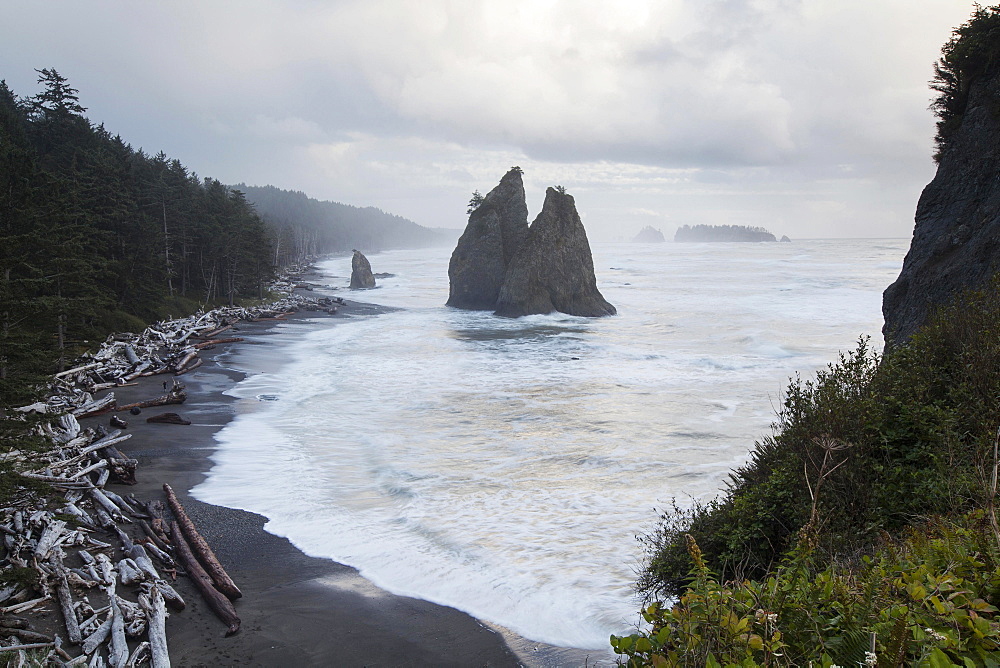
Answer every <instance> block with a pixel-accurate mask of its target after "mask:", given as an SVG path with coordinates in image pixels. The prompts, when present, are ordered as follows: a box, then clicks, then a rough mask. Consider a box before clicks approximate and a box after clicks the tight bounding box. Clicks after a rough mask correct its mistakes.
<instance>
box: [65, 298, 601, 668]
mask: <svg viewBox="0 0 1000 668" xmlns="http://www.w3.org/2000/svg"><path fill="white" fill-rule="evenodd" d="M381 312H384V309H382V308H381V307H376V306H371V305H367V304H362V303H358V302H348V304H347V305H346V306H344V307H342V308H341V312H340V313H338V314H337V315H334V316H328V315H322V314H319V313H312V312H299V313H298V314H295V315H293V316H290V317H289V319H288V320H287V321H286V322H290V323H294V322H296V321H299V322H302V321H305V320H307V319H321V320H324V321H325V320H333V322H331V326H335V325H336V324H337V323H336V322H335V320H334V319H336V318H345V317H351V316H360V317H365V316H371V315H375V314H378V313H381ZM302 324H303V326H305V323H304V322H302ZM274 325H275V323H274V322H259V323H248V322H243V323H240V324H239V325H238V330H239V332H238V335H239V336H240V337H242V338H244V339H245V340H244V341H242V342H239V343H227V344H221V345H219V346H218V347H217V348H216V349H214V350H206V351H204V352H203V353H202V357H203V358H204V359H205V364H204V365H202V366H201V367H200V368H198V369H197V370H195V371H194V372H192V373H190V374H188V375H187V377H186V378H182V379H181V380H182V381H183V382H184V384H185V385H186V386H187V388H188V400H187V401H186V402H185V403H184V404H182V405H180V406H177V407H175V412H178V413H180V414H181V415H182V416H183V417H185V418H187V419H189V420H191V422H192V424H191V425H188V426H178V425H161V424H147V423H146V422H145V418H146V417H147V416H148V415H149V414H153V413H152V411H154V410H157V409H147V410H148V411H149V413H144V414H141V415H138V416H131V415H127V414H125V415H122V417H124V418H126V419H128V420H129V423H130V425H129V428H128V429H127V430H126V432H127V433H131V434H133V438H132V439H130V440H129V441H128V443H127V445H125V447H124V448H123V450H124V451H125V452H126V453H127V454H128V456H130V457H134V458H135V459H137V460H138V461H139V466H138V470H137V478H138V480H139V482H138V484H137V485H134V486H131V487H127V486H124V485H115V486H114V487H115V490H116V491H118V492H119V493H120V494H128V493H135V494H136V496H137V497H139V498H141V499H159V498H162V491H161V486H162V484H163V483H164V482H167V483H169V484H170V485H171V486H172V487H173V488H174V489H175V491H176V492H177V494H178V497H179V498H180V499H181V502H182V503H183V504H184V506H185V507H186V509H187V511H188V513H189V514H190V515H191V517H192V519H194V521H195V523H196V524H197V525H198V527H199V530H200V531H201V532H202V534H203V535H204V536H205V538H206V539H207V540H208V541H209V543H210V544H211V545H212V547H213V549H214V550H215V552H216V554H217V555H218V557H219V559H220V560H221V562H222V563H223V565H224V566H225V567H226V568H227V570H228V571H229V573H230V575H231V576H232V577H233V578H234V580H235V581H236V582H237V583H238V585H239V586H240V588H241V589H242V590H243V591H244V593H245V595H244V597H243V598H242V599H240V600H239V601H237V602H236V610H237V613H238V614H239V615H240V617H241V618H242V620H243V631H242V632H241V633H239V634H237V635H236V636H234V637H232V638H223V633H224V630H225V629H224V627H223V625H222V624H221V622H219V621H218V620H217V619H216V618H215V617H214V615H213V614H212V613H211V611H210V610H209V609H208V608H207V605H206V604H205V602H204V601H203V600H202V599H201V597H200V596H199V595H198V594H197V592H196V591H195V590H194V588H193V586H192V585H191V583H190V581H189V580H187V578H180V579H178V580H177V582H176V583H175V586H176V588H177V589H178V591H180V593H181V594H182V595H183V596H184V597H185V599H186V600H187V601H188V608H187V609H186V610H184V611H183V612H180V613H177V614H174V615H172V616H171V617H170V619H168V621H167V630H168V638H169V645H170V654H171V659H172V662H173V663H174V664H175V665H178V666H229V665H232V666H277V665H295V666H325V665H331V663H330V662H331V661H335V662H336V664H337V665H358V666H361V665H365V666H378V665H385V666H398V665H412V666H420V665H434V666H446V665H453V666H473V665H474V666H484V665H485V666H517V665H526V666H577V665H585V664H587V663H590V664H591V665H594V662H595V658H597V657H594V656H592V655H593V654H595V653H594V652H588V651H586V650H578V649H573V648H562V647H554V646H550V645H544V644H542V643H536V642H533V641H529V640H527V639H524V638H521V637H519V636H517V635H515V634H513V633H511V632H509V631H506V629H502V628H497V627H495V626H494V625H491V624H489V623H486V622H481V621H479V620H477V619H475V618H474V617H472V616H470V615H468V614H467V613H464V612H461V611H459V610H457V609H454V608H450V607H447V606H442V605H438V604H435V603H431V602H428V601H424V600H421V599H415V598H410V597H406V596H397V595H394V594H390V593H389V592H386V591H384V590H381V589H379V588H378V587H376V586H375V585H373V584H372V583H370V582H369V581H368V580H366V579H364V578H363V577H362V576H361V575H360V574H359V573H358V571H357V570H356V569H354V568H352V567H350V566H346V565H343V564H339V563H337V562H334V561H331V560H328V559H321V558H313V557H309V556H307V555H306V554H304V553H303V552H301V550H299V549H298V548H297V547H295V546H294V545H293V544H292V543H291V542H289V541H288V540H287V539H285V538H281V537H278V536H275V535H273V534H270V533H268V532H267V531H265V530H264V525H265V523H266V521H267V520H266V518H265V517H263V516H261V515H258V514H256V513H252V512H247V511H242V510H236V509H231V508H226V507H222V506H214V505H210V504H206V503H203V502H201V501H198V500H197V499H196V498H194V497H192V496H191V495H190V490H191V489H193V488H194V487H195V486H197V485H198V484H200V483H201V482H202V481H204V480H205V478H206V475H207V473H208V471H209V470H210V469H211V467H212V466H213V462H212V460H211V456H212V454H213V453H214V452H215V451H216V448H217V447H218V446H217V444H216V442H215V439H214V435H215V433H216V432H217V431H218V430H219V429H221V428H222V427H223V426H224V425H225V424H227V423H228V422H229V421H230V420H231V419H232V418H233V417H234V416H235V407H234V404H235V403H236V402H237V401H238V400H237V399H235V398H234V397H230V396H228V395H225V394H223V393H224V392H225V390H227V389H229V388H231V387H233V386H234V385H235V384H236V383H238V382H240V381H241V380H242V379H243V378H245V377H246V376H247V374H246V373H245V372H243V371H240V370H236V369H233V368H229V367H228V361H227V358H228V357H229V356H230V355H231V354H233V352H234V351H238V350H239V349H240V347H241V346H256V345H270V344H269V342H268V341H267V338H268V335H269V333H274V332H275V331H276V330H275V329H274ZM237 354H238V353H237ZM236 366H237V367H238V363H237V365H236ZM139 381H140V382H139V383H138V384H137V385H136V386H132V387H119V388H116V389H115V392H116V395H117V396H118V397H119V398H120V399H121V400H122V401H126V402H127V401H132V400H140V399H144V398H148V397H150V396H154V395H156V394H158V393H159V392H160V390H161V386H160V384H161V383H162V379H158V378H157V377H155V376H154V377H150V378H141V379H139ZM133 397H134V399H133ZM158 412H159V411H158ZM106 418H107V416H103V417H95V418H87V419H85V420H81V423H82V424H83V425H84V426H89V425H93V424H103V423H104V422H106Z"/></svg>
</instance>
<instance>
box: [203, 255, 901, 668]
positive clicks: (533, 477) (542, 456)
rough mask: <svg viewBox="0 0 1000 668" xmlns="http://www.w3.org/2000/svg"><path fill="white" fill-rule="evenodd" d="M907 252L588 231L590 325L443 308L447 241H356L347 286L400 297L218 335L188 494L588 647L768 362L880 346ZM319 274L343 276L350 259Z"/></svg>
mask: <svg viewBox="0 0 1000 668" xmlns="http://www.w3.org/2000/svg"><path fill="white" fill-rule="evenodd" d="M906 246H907V242H906V241H905V240H902V239H900V240H860V241H844V240H832V241H801V242H794V243H791V244H787V243H784V244H783V243H767V244H739V243H732V244H673V243H664V244H648V245H646V244H642V245H640V244H628V243H619V244H595V245H594V264H595V267H596V269H597V274H598V286H599V288H600V289H601V291H602V293H603V294H604V296H605V297H606V298H607V299H608V300H609V301H610V302H611V303H612V304H614V305H615V306H616V307H617V308H618V313H619V315H618V316H616V317H612V318H601V319H586V318H575V317H570V316H565V315H558V314H557V315H551V316H532V317H528V318H521V319H516V320H513V319H503V318H497V317H494V316H493V315H491V314H489V313H480V312H467V311H459V310H455V309H449V308H446V307H445V306H444V303H445V301H446V299H447V296H448V276H447V267H448V258H449V255H450V249H431V250H426V249H425V250H419V251H392V252H386V253H381V254H377V255H371V256H369V259H370V261H371V264H372V267H373V270H374V271H376V272H391V273H393V274H395V276H394V277H391V278H386V279H381V280H379V281H378V282H379V287H378V288H377V289H375V290H371V291H365V292H359V293H352V294H351V295H349V296H350V297H351V298H355V299H358V300H360V301H367V302H372V303H376V304H382V305H387V306H395V307H401V309H402V310H399V311H393V312H390V313H386V314H384V315H380V316H375V317H359V318H352V319H349V320H347V321H339V322H338V323H337V324H336V325H334V326H330V323H331V321H330V320H317V321H315V322H310V323H306V324H301V323H287V324H282V325H279V327H280V328H281V329H280V330H279V332H278V334H277V335H276V336H275V337H274V338H273V339H272V340H273V341H275V342H276V346H275V347H271V346H269V347H267V349H265V352H266V353H267V354H272V353H277V356H278V359H280V360H281V361H280V363H275V362H274V361H273V360H270V361H267V360H263V359H261V358H260V355H261V352H260V348H258V349H256V350H255V349H254V348H253V347H244V348H240V349H238V350H237V352H236V353H235V354H234V356H233V358H232V359H231V360H230V362H231V364H232V365H233V366H234V367H236V368H240V369H243V370H246V371H247V372H249V373H250V374H251V375H250V376H249V377H248V378H247V379H246V380H245V381H243V382H241V383H239V384H238V385H237V386H236V387H235V388H234V389H233V390H232V392H231V393H232V394H234V395H235V396H237V397H239V398H240V399H241V401H240V402H239V404H238V408H239V415H238V416H237V418H236V419H235V420H234V421H233V422H232V423H230V424H229V425H228V426H227V427H226V428H224V429H223V430H222V431H221V432H220V433H219V435H218V437H217V438H218V441H219V449H218V452H217V453H216V455H215V456H214V461H215V467H214V468H213V470H212V471H211V473H210V474H209V477H208V479H207V480H206V481H205V483H203V484H202V485H201V486H199V487H198V488H197V489H196V490H195V491H194V493H195V495H196V496H197V497H198V498H199V499H202V500H204V501H207V502H211V503H216V504H222V505H226V506H231V507H238V508H243V509H246V510H251V511H254V512H257V513H260V514H262V515H265V516H266V517H268V518H269V520H270V521H269V523H268V525H267V529H268V530H269V531H271V532H273V533H276V534H278V535H283V536H287V537H288V538H289V539H290V540H291V541H292V542H293V543H295V544H296V545H297V546H299V547H300V548H301V549H303V550H304V551H305V552H307V553H308V554H311V555H314V556H321V557H328V558H330V559H334V560H336V561H339V562H342V563H346V564H350V565H352V566H355V567H356V568H358V569H359V570H360V572H361V573H362V574H363V575H364V576H365V577H367V578H369V579H370V580H371V581H373V582H374V583H376V584H377V585H379V586H381V587H383V588H385V589H387V590H389V591H392V592H394V593H399V594H407V595H411V596H416V597H420V598H424V599H428V600H431V601H435V602H439V603H444V604H447V605H451V606H454V607H456V608H459V609H461V610H465V611H467V612H469V613H471V614H473V615H474V616H476V617H479V618H481V619H484V620H488V621H491V622H495V623H498V624H501V625H503V626H505V627H507V628H510V629H511V630H513V631H515V632H517V633H519V634H520V635H522V636H524V637H526V638H529V639H532V640H537V641H543V642H548V643H552V644H556V645H564V646H571V647H580V648H595V649H603V648H607V641H608V635H609V634H610V633H613V632H614V633H622V632H626V631H628V630H629V628H630V627H631V626H632V625H634V624H635V623H636V622H637V621H638V616H637V609H638V608H637V603H636V600H635V598H634V596H633V593H632V583H633V582H634V580H635V577H636V570H637V569H638V568H639V566H640V563H641V559H642V554H641V546H640V545H639V544H638V542H637V541H636V539H635V536H636V534H642V533H644V532H646V531H648V530H650V529H651V528H652V527H653V526H654V525H655V522H656V518H657V513H656V512H655V511H654V508H662V507H665V506H666V505H667V504H669V501H670V499H671V498H672V497H676V498H677V499H678V501H679V502H681V503H682V504H684V503H688V502H689V501H690V499H692V498H709V497H711V496H713V495H714V494H715V493H716V491H717V490H718V489H719V488H720V486H721V484H722V482H723V480H724V478H725V476H726V474H727V473H728V471H729V470H730V469H731V468H732V467H733V466H735V465H738V464H740V463H742V462H743V461H745V458H746V456H747V452H748V450H749V449H750V448H751V447H752V445H753V442H754V440H755V439H757V438H759V437H760V436H762V435H764V434H766V433H768V431H769V428H770V424H771V422H772V421H773V419H774V406H777V405H778V404H779V403H780V401H781V396H782V390H783V388H784V386H785V385H786V384H787V380H788V377H789V376H792V375H794V374H795V373H796V372H802V373H803V375H809V374H811V373H813V372H814V371H815V370H816V369H818V368H820V367H823V366H825V365H826V364H827V363H829V362H832V361H834V360H835V359H836V356H837V352H838V351H840V350H847V349H850V348H853V347H854V345H855V343H856V340H857V337H858V336H859V335H861V334H868V335H871V336H872V338H873V345H875V346H878V347H880V346H881V342H882V340H881V335H880V328H881V323H882V319H881V292H882V290H883V289H884V288H885V287H886V286H887V285H888V284H889V283H891V282H892V281H893V280H894V279H895V277H896V275H897V274H898V272H899V268H900V264H901V262H902V257H903V255H904V253H905V250H906ZM321 266H322V267H323V268H324V270H325V271H327V272H328V274H329V275H330V276H331V278H330V279H329V280H330V282H331V283H332V284H338V285H345V286H346V284H347V279H348V277H349V274H350V259H349V258H338V259H335V260H330V261H327V262H326V263H325V264H323V265H321ZM262 369H263V371H262ZM264 399H266V400H264Z"/></svg>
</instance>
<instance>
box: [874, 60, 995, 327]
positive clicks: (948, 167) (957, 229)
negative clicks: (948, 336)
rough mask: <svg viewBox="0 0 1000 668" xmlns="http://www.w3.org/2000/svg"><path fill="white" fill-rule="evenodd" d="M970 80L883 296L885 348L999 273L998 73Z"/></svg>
mask: <svg viewBox="0 0 1000 668" xmlns="http://www.w3.org/2000/svg"><path fill="white" fill-rule="evenodd" d="M971 81H972V83H971V86H970V87H969V91H968V99H967V100H968V101H967V103H966V105H965V108H964V110H963V111H962V112H961V113H960V114H958V115H956V117H955V118H953V119H952V123H956V122H957V126H955V127H954V130H952V131H950V132H949V133H948V136H947V139H946V141H945V142H943V144H942V146H941V152H940V154H939V162H938V169H937V174H935V176H934V179H933V180H932V181H931V182H930V183H929V184H928V185H927V187H926V188H924V191H923V193H922V194H921V195H920V199H919V201H918V202H917V211H916V217H915V218H916V226H915V228H914V230H913V240H912V241H911V242H910V250H909V251H908V252H907V254H906V258H905V259H904V260H903V268H902V271H901V272H900V274H899V278H897V279H896V282H895V283H893V284H892V285H890V286H889V287H888V288H887V289H886V291H885V292H884V293H883V296H882V314H883V315H884V316H885V326H884V327H883V328H882V333H883V334H884V335H885V340H886V345H887V346H891V345H896V344H903V343H905V342H906V341H907V340H909V338H910V336H911V335H912V334H913V333H914V332H916V330H917V329H918V328H919V327H920V326H921V325H923V324H924V323H925V322H926V321H927V319H928V317H929V316H930V315H931V313H932V312H933V310H934V308H935V307H937V306H940V305H943V304H945V303H947V302H948V301H949V300H950V299H951V298H952V297H953V296H954V295H956V294H957V293H960V292H962V291H964V290H967V289H975V288H979V287H983V286H985V285H986V284H987V282H988V281H989V280H990V279H991V278H992V277H993V275H994V274H996V273H997V272H998V271H1000V215H998V213H1000V181H998V179H997V174H998V172H1000V116H998V115H997V103H996V101H997V100H998V99H1000V70H998V68H996V67H993V68H991V70H990V71H988V73H987V74H984V75H983V76H976V77H974V78H972V79H971Z"/></svg>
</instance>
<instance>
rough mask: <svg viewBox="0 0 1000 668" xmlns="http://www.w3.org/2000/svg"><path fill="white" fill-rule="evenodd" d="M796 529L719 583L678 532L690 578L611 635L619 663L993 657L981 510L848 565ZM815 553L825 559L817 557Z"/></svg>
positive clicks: (991, 577) (998, 661)
mask: <svg viewBox="0 0 1000 668" xmlns="http://www.w3.org/2000/svg"><path fill="white" fill-rule="evenodd" d="M807 534H808V531H804V532H802V533H800V535H799V538H800V539H799V541H798V543H797V545H796V546H795V547H794V548H793V549H792V551H791V552H790V554H789V556H788V557H787V558H786V559H784V560H783V561H782V562H781V563H780V565H779V566H777V567H776V568H775V569H774V571H773V572H772V573H771V574H769V575H768V576H767V577H765V578H762V579H759V580H753V581H752V580H742V581H734V582H728V583H725V584H722V583H720V580H719V578H718V577H717V576H716V575H715V574H713V573H712V572H711V570H710V569H709V568H708V566H707V565H706V563H705V561H704V559H703V558H702V556H701V552H700V549H699V547H698V544H697V542H696V541H695V540H694V539H693V538H691V537H690V536H688V537H686V548H687V550H688V553H689V558H690V561H691V563H692V564H693V566H692V568H691V573H690V581H689V583H690V584H689V587H688V588H687V589H686V590H685V592H684V593H683V594H682V595H681V596H680V597H679V599H677V601H676V603H675V604H674V605H673V606H666V605H663V604H661V603H653V604H651V605H650V606H648V607H647V608H646V610H645V611H644V612H643V617H644V619H645V621H646V622H647V623H648V624H649V627H648V629H646V630H643V631H640V632H637V633H634V634H632V635H630V636H612V637H611V645H612V647H613V648H614V650H615V651H616V652H617V653H618V654H619V655H621V657H622V659H621V660H622V663H624V664H625V665H627V666H635V667H638V666H657V667H660V666H698V667H701V666H719V667H721V666H807V665H813V666H825V667H830V666H834V665H838V666H858V665H862V666H864V665H877V666H880V667H883V668H887V667H896V666H953V665H957V666H998V665H1000V623H998V621H997V617H996V613H997V605H998V604H1000V600H998V596H1000V560H998V556H1000V553H998V548H997V545H998V543H997V541H998V539H1000V536H997V535H996V534H995V533H994V532H993V531H992V528H991V525H990V523H989V522H988V521H987V520H986V518H985V515H984V513H982V512H979V511H976V512H972V513H969V514H967V515H965V516H963V517H961V518H959V520H958V521H957V522H949V521H946V520H943V519H936V520H934V521H930V522H928V523H926V524H924V525H921V526H920V527H918V528H911V529H909V530H907V532H906V536H905V537H904V538H903V539H902V540H900V541H887V542H885V543H883V544H882V545H881V546H880V547H879V549H877V550H876V551H875V554H874V555H872V556H865V557H862V558H861V559H859V560H858V561H857V562H856V563H855V564H854V565H853V566H852V567H850V568H845V567H844V566H842V565H837V564H830V565H826V566H818V565H817V560H816V558H815V557H816V555H815V554H814V553H813V551H812V550H811V548H810V540H809V536H808V535H807ZM820 561H822V560H820Z"/></svg>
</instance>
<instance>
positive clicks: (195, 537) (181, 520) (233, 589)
mask: <svg viewBox="0 0 1000 668" xmlns="http://www.w3.org/2000/svg"><path fill="white" fill-rule="evenodd" d="M163 491H164V492H166V494H167V505H169V506H170V510H171V511H172V512H173V514H174V517H176V518H177V524H178V525H179V526H180V528H181V529H182V530H183V531H184V536H185V538H187V540H188V543H190V545H191V548H192V550H193V551H194V553H195V554H196V555H197V556H198V561H200V562H201V563H202V564H203V565H204V567H205V570H206V571H207V572H208V573H210V574H211V576H212V580H213V581H214V582H215V587H216V588H217V589H218V590H219V591H221V592H222V593H223V594H225V595H226V596H228V597H229V598H231V599H237V598H240V597H241V596H243V593H242V592H241V591H240V590H239V588H238V587H237V586H236V583H235V582H233V580H232V578H230V577H229V574H228V573H226V569H224V568H223V567H222V564H220V563H219V560H218V558H216V556H215V553H214V552H212V548H210V547H209V546H208V543H207V542H206V541H205V539H204V538H202V537H201V534H200V533H198V530H197V529H196V528H195V526H194V522H192V521H191V518H190V517H188V514H187V512H185V510H184V506H182V505H181V502H180V501H179V500H178V499H177V495H176V494H174V490H173V489H171V487H170V485H168V484H166V483H164V484H163ZM174 542H175V543H176V539H175V540H174Z"/></svg>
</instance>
